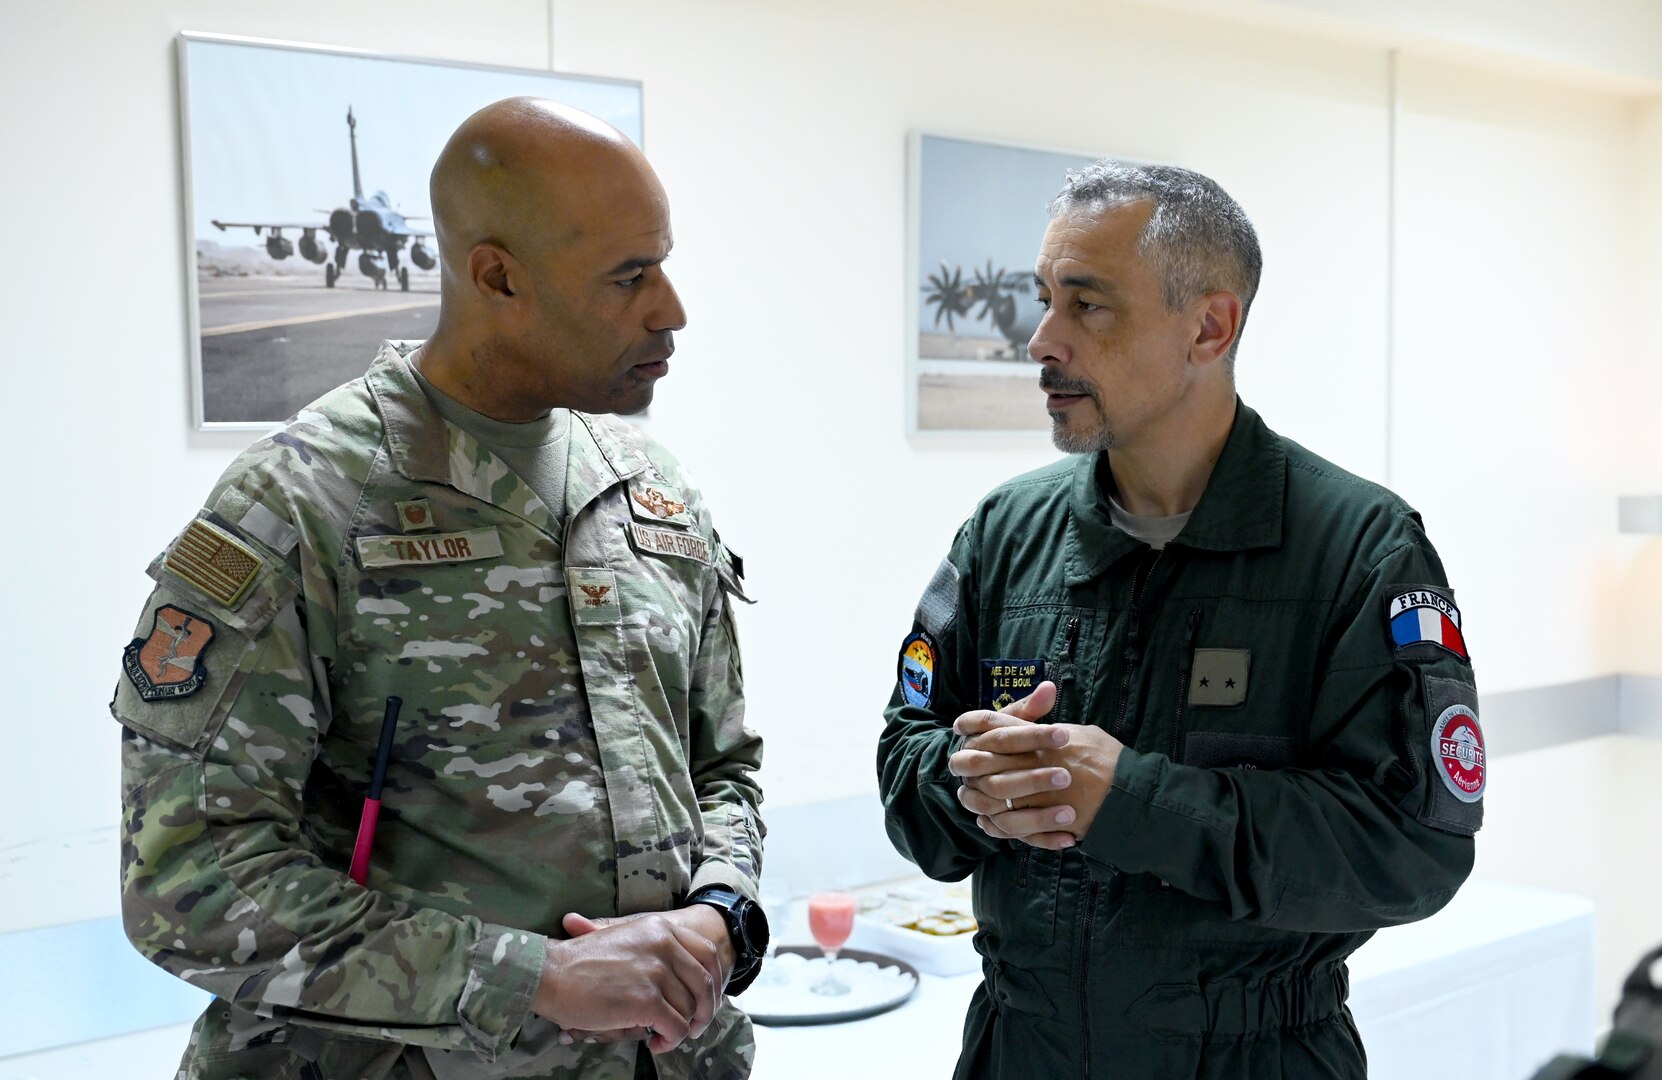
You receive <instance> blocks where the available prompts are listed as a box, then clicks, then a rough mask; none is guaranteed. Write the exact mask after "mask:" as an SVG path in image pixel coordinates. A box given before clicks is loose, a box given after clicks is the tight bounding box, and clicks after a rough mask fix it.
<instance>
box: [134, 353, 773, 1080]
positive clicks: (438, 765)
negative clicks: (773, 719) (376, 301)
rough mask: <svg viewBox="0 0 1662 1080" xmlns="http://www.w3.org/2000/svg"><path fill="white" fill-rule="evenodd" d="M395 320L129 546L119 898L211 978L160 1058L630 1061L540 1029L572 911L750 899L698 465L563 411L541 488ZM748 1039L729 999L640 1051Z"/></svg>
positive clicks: (371, 1069) (406, 1064)
mask: <svg viewBox="0 0 1662 1080" xmlns="http://www.w3.org/2000/svg"><path fill="white" fill-rule="evenodd" d="M408 348H409V346H408V345H407V344H398V345H394V344H389V345H387V346H385V347H383V349H382V351H381V354H380V355H379V356H378V357H377V358H376V361H375V363H374V365H373V366H372V367H371V368H370V369H369V371H368V373H367V374H366V375H365V376H364V377H363V378H361V379H357V380H355V381H353V382H351V383H348V384H347V385H345V386H343V387H340V388H339V389H337V390H334V391H331V392H330V393H329V394H327V395H325V396H324V397H323V398H321V399H319V400H318V401H317V402H314V403H313V404H312V405H311V406H309V407H308V408H306V409H303V410H302V411H301V412H300V413H299V415H297V416H296V417H295V418H294V419H293V420H291V421H290V422H289V423H288V424H287V425H285V426H284V427H283V428H282V429H281V430H280V431H278V432H276V433H274V434H273V435H271V436H269V437H267V438H265V439H262V440H260V441H259V442H257V443H255V444H254V445H253V446H252V447H250V448H249V449H248V450H247V451H246V452H245V453H244V454H243V455H242V456H241V457H239V458H238V459H237V461H236V462H235V463H233V464H232V466H231V467H230V468H229V469H228V470H227V471H226V473H225V475H224V476H223V477H222V478H221V479H220V482H219V483H218V484H217V485H216V486H215V488H214V490H213V492H212V494H210V496H209V497H208V500H207V502H206V504H205V506H204V508H203V510H202V511H201V512H200V513H199V514H198V515H197V517H196V519H195V520H193V521H192V522H190V523H189V524H188V525H187V526H186V528H185V529H184V531H183V532H182V533H181V535H180V536H179V538H177V539H176V540H175V541H174V542H173V543H172V544H171V545H169V547H168V550H167V551H166V552H165V553H164V555H163V556H162V557H160V558H158V559H157V560H156V562H155V563H154V564H153V565H152V566H151V568H150V573H151V576H152V577H153V578H154V579H155V581H156V589H155V592H154V593H153V594H152V595H151V598H150V600H149V601H148V602H147V603H146V605H145V608H144V611H143V614H142V615H141V617H140V619H139V623H138V627H137V630H136V632H135V637H134V639H133V642H132V644H131V645H129V646H128V648H127V650H126V653H125V654H124V668H125V673H124V677H122V678H121V679H120V680H119V682H118V685H117V689H116V695H115V701H114V702H113V704H112V711H113V712H114V714H115V716H116V718H117V719H118V720H119V721H121V723H122V725H123V726H124V728H125V732H124V737H123V742H122V759H123V795H124V808H125V819H124V843H123V851H122V856H123V858H122V895H123V913H124V916H125V921H126V929H127V933H128V936H129V937H130V938H131V939H132V941H133V943H134V945H136V946H137V947H138V948H139V950H140V951H141V952H143V953H144V954H145V955H147V956H149V957H150V958H151V959H152V960H154V961H155V962H156V963H158V964H160V965H161V966H162V967H164V968H166V969H167V970H168V971H170V972H172V973H174V974H175V975H178V976H179V977H181V978H183V979H186V980H188V981H190V982H191V983H193V984H195V985H197V986H199V987H202V988H203V989H206V990H209V991H211V992H213V993H214V994H215V995H217V997H216V999H215V1001H214V1002H213V1003H212V1004H211V1005H210V1006H209V1007H208V1009H207V1011H206V1012H205V1013H204V1015H203V1017H202V1019H201V1020H200V1021H199V1022H198V1024H197V1027H196V1030H195V1032H194V1033H193V1036H192V1039H191V1045H190V1047H189V1049H188V1050H187V1051H186V1054H185V1059H184V1061H183V1063H182V1064H181V1067H180V1072H179V1076H180V1078H181V1080H226V1078H232V1077H238V1078H243V1077H260V1078H262V1080H263V1078H289V1077H297V1078H302V1080H322V1078H327V1080H378V1078H381V1077H395V1078H397V1077H408V1076H412V1075H413V1076H416V1077H420V1076H423V1075H436V1076H438V1077H439V1078H440V1080H474V1078H487V1077H497V1076H504V1077H506V1076H514V1077H560V1078H565V1077H579V1076H580V1077H584V1078H586V1080H629V1078H631V1077H633V1076H635V1075H636V1065H637V1062H636V1059H637V1055H640V1056H643V1057H644V1056H645V1054H646V1051H645V1049H644V1048H643V1046H644V1044H641V1043H636V1042H631V1043H613V1044H595V1045H587V1044H584V1043H581V1042H579V1043H577V1044H575V1045H572V1046H561V1045H560V1044H559V1038H558V1037H559V1034H560V1032H559V1029H558V1028H556V1027H555V1026H554V1025H552V1024H550V1023H548V1022H547V1021H544V1020H543V1019H541V1018H540V1017H537V1016H535V1015H534V1014H532V1013H531V1012H530V1005H531V1001H532V998H533V996H534V994H535V992H536V988H537V985H538V981H539V978H540V975H541V972H542V969H543V964H544V958H545V951H546V944H547V938H548V937H549V936H555V937H563V936H564V932H563V930H562V929H561V927H560V919H561V917H562V916H563V915H564V914H565V913H566V912H570V911H579V912H581V913H583V914H586V915H601V916H611V915H622V914H629V913H632V912H640V911H663V910H667V909H670V908H674V907H678V906H680V905H681V904H682V903H683V902H684V901H685V899H686V897H687V895H688V893H689V892H691V891H693V890H695V889H698V888H702V887H703V886H705V885H713V884H720V885H726V886H728V887H730V888H733V889H737V890H739V891H741V892H744V893H746V894H749V895H752V896H754V895H755V888H756V878H757V875H758V873H759V872H760V853H761V839H762V826H761V821H760V819H759V817H758V816H757V813H756V811H757V807H758V805H759V803H760V801H761V793H760V791H759V790H758V788H757V786H756V783H755V780H754V771H755V769H756V768H757V767H758V766H759V764H760V761H761V740H760V739H759V738H758V737H757V736H756V735H755V734H754V733H753V732H752V731H750V730H749V729H748V728H747V727H746V725H745V723H744V698H743V686H742V679H741V674H740V666H739V653H738V643H737V640H736V637H735V634H734V627H733V618H732V606H731V605H732V598H733V596H735V595H738V594H739V585H738V581H737V579H736V577H735V576H734V569H733V564H732V561H731V558H730V555H729V553H728V552H727V550H726V549H725V548H724V547H723V546H722V544H721V542H720V540H719V539H718V538H717V537H716V535H715V532H714V530H713V528H712V526H711V523H710V515H709V512H708V510H707V509H706V508H705V506H704V504H703V501H702V500H701V499H700V497H699V495H698V492H697V491H696V490H695V489H694V488H693V487H692V486H691V484H690V483H689V482H688V480H687V478H686V477H685V475H684V474H683V473H682V472H681V470H680V468H679V466H678V465H677V464H676V462H675V460H674V459H673V458H672V457H670V456H669V454H668V453H667V452H666V451H664V450H663V448H661V447H659V446H657V445H656V444H654V443H652V442H651V441H650V440H648V439H647V438H645V436H643V435H642V434H641V433H640V432H639V430H638V429H636V428H634V427H631V426H630V425H628V424H625V423H623V422H621V421H618V420H615V419H612V418H610V417H597V416H587V415H584V414H573V418H572V423H571V425H570V451H569V457H568V460H567V466H566V483H565V506H564V507H560V508H550V507H547V506H545V505H544V504H543V503H542V501H541V499H540V498H539V497H538V496H537V495H536V494H535V493H534V492H533V491H532V490H531V488H530V487H528V486H527V485H526V484H525V483H524V482H523V481H522V480H521V479H520V478H519V477H518V476H516V475H515V474H514V473H513V472H512V471H510V470H509V469H508V468H507V467H506V466H504V465H503V464H502V462H501V461H500V460H499V459H498V458H497V457H496V456H494V455H493V454H491V452H490V451H489V450H488V449H487V448H485V447H484V446H482V445H481V444H480V443H479V442H477V441H476V440H475V439H474V438H473V437H472V436H471V435H469V434H468V433H467V432H466V431H464V430H462V429H461V428H459V427H455V426H453V425H451V424H449V423H447V422H446V421H445V420H444V419H443V418H442V417H441V416H440V415H439V414H438V412H437V411H436V410H435V408H434V406H433V405H432V403H431V402H430V401H429V399H428V398H427V396H426V394H425V393H424V392H423V391H422V389H421V388H420V386H419V385H418V384H417V382H416V379H415V375H414V372H413V371H412V370H411V368H410V366H409V363H408V361H407V360H406V359H404V355H403V354H404V353H406V352H407V351H408ZM393 694H396V695H399V696H400V697H401V698H402V699H403V710H402V713H401V715H400V717H399V723H398V727H397V735H396V738H395V741H394V747H393V753H392V759H391V766H390V769H389V771H388V774H387V781H386V789H385V791H384V793H383V796H382V803H383V809H382V811H381V818H380V823H379V827H378V829H377V831H376V834H375V844H374V849H373V853H372V858H371V861H370V865H369V872H368V881H367V884H366V886H359V885H358V884H356V883H355V882H354V881H352V880H351V879H350V878H349V877H348V875H347V869H348V865H349V860H350V858H351V856H352V852H353V843H354V838H355V836H356V833H357V830H358V825H359V812H360V807H361V806H362V805H363V798H364V794H365V789H366V786H367V783H368V778H369V772H370V766H371V762H372V761H373V759H374V757H375V752H376V744H377V741H378V738H379V734H380V730H381V722H382V714H383V703H384V702H385V700H386V698H387V696H388V695H393ZM753 1053H754V1044H753V1041H752V1036H751V1030H750V1022H749V1020H748V1019H747V1018H746V1017H745V1016H744V1015H743V1013H741V1012H740V1011H739V1010H738V1009H737V1008H736V1007H734V1006H733V1005H731V1004H727V1003H724V1004H723V1006H722V1008H721V1009H720V1010H719V1011H718V1013H717V1014H716V1017H715V1019H714V1021H713V1022H712V1024H711V1025H710V1027H709V1029H708V1030H707V1031H706V1032H705V1034H704V1036H703V1037H702V1038H700V1039H697V1040H692V1039H689V1040H687V1041H686V1042H684V1043H683V1044H682V1045H681V1046H680V1047H678V1048H677V1049H676V1050H675V1051H673V1052H671V1053H668V1054H664V1055H661V1056H659V1057H658V1058H656V1059H655V1062H654V1064H655V1065H656V1069H657V1073H658V1075H659V1076H662V1077H664V1078H665V1080H670V1078H674V1080H695V1078H696V1080H738V1078H741V1077H744V1076H747V1075H749V1072H750V1062H751V1058H752V1056H753ZM429 1070H430V1072H429Z"/></svg>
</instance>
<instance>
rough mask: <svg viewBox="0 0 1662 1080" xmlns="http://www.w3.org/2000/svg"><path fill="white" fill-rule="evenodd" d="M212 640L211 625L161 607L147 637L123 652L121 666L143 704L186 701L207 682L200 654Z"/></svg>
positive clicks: (183, 610) (205, 668) (206, 670)
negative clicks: (185, 699)
mask: <svg viewBox="0 0 1662 1080" xmlns="http://www.w3.org/2000/svg"><path fill="white" fill-rule="evenodd" d="M213 639H214V624H213V623H211V622H209V621H208V620H207V619H204V618H203V617H202V616H200V615H195V614H192V613H191V612H189V611H186V610H185V609H183V608H177V607H174V606H173V605H172V604H164V605H163V606H161V607H159V608H157V609H156V614H155V618H154V619H153V620H152V621H151V624H150V636H149V637H142V638H134V639H133V641H132V644H130V645H128V646H127V648H126V649H124V650H122V654H121V661H122V663H121V666H122V667H123V668H124V669H125V670H126V672H127V678H128V680H129V681H131V682H132V684H133V688H134V689H135V690H137V691H138V694H139V697H141V698H143V699H144V700H145V701H168V700H171V699H173V698H182V697H189V696H190V695H192V694H194V693H196V692H197V691H198V690H200V689H202V684H203V683H205V682H207V681H208V669H207V667H206V666H205V665H204V664H203V662H202V654H203V653H205V652H206V651H207V649H208V644H209V643H210V642H211V641H213Z"/></svg>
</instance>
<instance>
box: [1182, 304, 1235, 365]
mask: <svg viewBox="0 0 1662 1080" xmlns="http://www.w3.org/2000/svg"><path fill="white" fill-rule="evenodd" d="M1196 316H1197V320H1198V321H1197V323H1196V327H1195V337H1194V340H1193V341H1191V342H1190V343H1189V359H1190V361H1192V362H1193V363H1196V364H1210V363H1212V362H1214V361H1216V360H1221V359H1223V358H1224V357H1225V356H1227V355H1228V354H1229V348H1230V346H1232V345H1234V344H1235V339H1236V337H1238V336H1239V335H1240V333H1241V298H1240V297H1239V296H1236V295H1235V294H1234V293H1232V292H1215V293H1208V294H1207V295H1205V296H1203V297H1201V298H1200V301H1199V307H1198V309H1197V311H1196Z"/></svg>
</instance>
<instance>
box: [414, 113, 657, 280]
mask: <svg viewBox="0 0 1662 1080" xmlns="http://www.w3.org/2000/svg"><path fill="white" fill-rule="evenodd" d="M647 181H650V183H651V184H652V185H653V186H656V183H657V180H656V177H654V176H653V175H652V169H651V166H649V165H648V164H647V162H646V158H645V156H644V155H643V154H642V153H641V152H640V150H639V149H637V148H636V147H635V144H634V143H632V142H630V141H629V139H628V138H627V137H626V136H625V135H624V134H623V133H622V132H620V131H618V130H617V129H616V128H614V127H612V126H611V125H610V124H607V123H606V122H605V121H603V120H600V119H597V118H596V117H593V116H590V115H589V114H588V113H585V112H582V111H580V110H577V109H573V108H571V107H570V106H569V105H561V104H559V103H558V102H554V101H546V100H542V99H540V98H529V97H519V98H507V99H505V100H503V101H498V102H496V103H495V104H494V105H487V106H485V107H484V108H483V109H480V110H479V111H478V112H476V113H474V114H473V115H472V116H470V117H468V118H467V119H466V120H464V121H463V122H462V126H461V127H459V128H457V129H456V132H455V134H453V135H451V137H450V141H449V142H448V143H446V144H445V147H444V150H443V151H442V152H441V153H440V154H439V160H438V162H437V163H436V164H435V165H434V166H433V175H432V180H431V185H430V187H431V194H432V201H433V227H434V231H435V232H436V233H437V234H438V243H439V253H440V256H441V258H442V259H443V260H444V264H445V265H446V266H447V267H456V268H461V267H463V266H464V265H465V263H466V261H467V253H468V251H469V250H470V249H472V248H473V247H474V246H475V245H476V244H481V243H495V244H500V245H501V246H503V247H505V248H507V249H508V250H509V251H511V252H514V253H516V254H519V255H522V256H526V255H531V254H533V253H535V254H546V253H547V252H548V251H549V250H551V249H553V248H557V247H559V246H562V245H564V244H568V243H570V242H572V241H573V240H575V239H577V238H578V237H579V236H580V235H581V234H582V232H583V230H584V228H585V227H586V226H587V224H588V218H590V217H591V216H592V215H593V214H594V212H595V210H596V208H595V206H594V203H595V199H594V198H593V197H592V196H593V194H594V193H596V192H597V191H604V190H606V188H607V187H608V186H610V185H616V184H620V183H622V184H634V185H639V184H641V183H643V182H647Z"/></svg>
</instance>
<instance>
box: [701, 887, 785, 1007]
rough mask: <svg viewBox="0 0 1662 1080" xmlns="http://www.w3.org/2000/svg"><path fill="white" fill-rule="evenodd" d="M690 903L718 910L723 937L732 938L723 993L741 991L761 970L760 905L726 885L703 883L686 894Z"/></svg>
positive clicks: (763, 926)
mask: <svg viewBox="0 0 1662 1080" xmlns="http://www.w3.org/2000/svg"><path fill="white" fill-rule="evenodd" d="M687 903H688V904H689V905H690V904H708V905H709V906H710V907H713V908H715V909H716V910H717V911H719V912H721V917H722V919H723V921H725V922H726V923H727V936H728V937H729V938H731V939H732V941H733V972H732V974H731V975H729V976H727V987H726V991H725V992H726V993H728V994H742V993H744V991H745V988H746V987H748V986H749V985H750V984H751V982H752V981H754V980H755V978H756V976H757V975H758V974H759V973H760V972H761V970H762V956H763V955H764V954H765V953H766V952H767V947H768V917H767V915H766V914H764V913H763V912H762V905H760V904H758V903H757V902H756V901H754V900H752V899H750V898H749V897H748V896H743V895H741V894H739V893H736V892H734V891H733V890H732V889H729V888H727V887H726V886H725V885H707V886H705V887H704V888H702V889H700V890H698V891H697V892H695V893H693V894H692V895H691V896H689V897H687Z"/></svg>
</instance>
